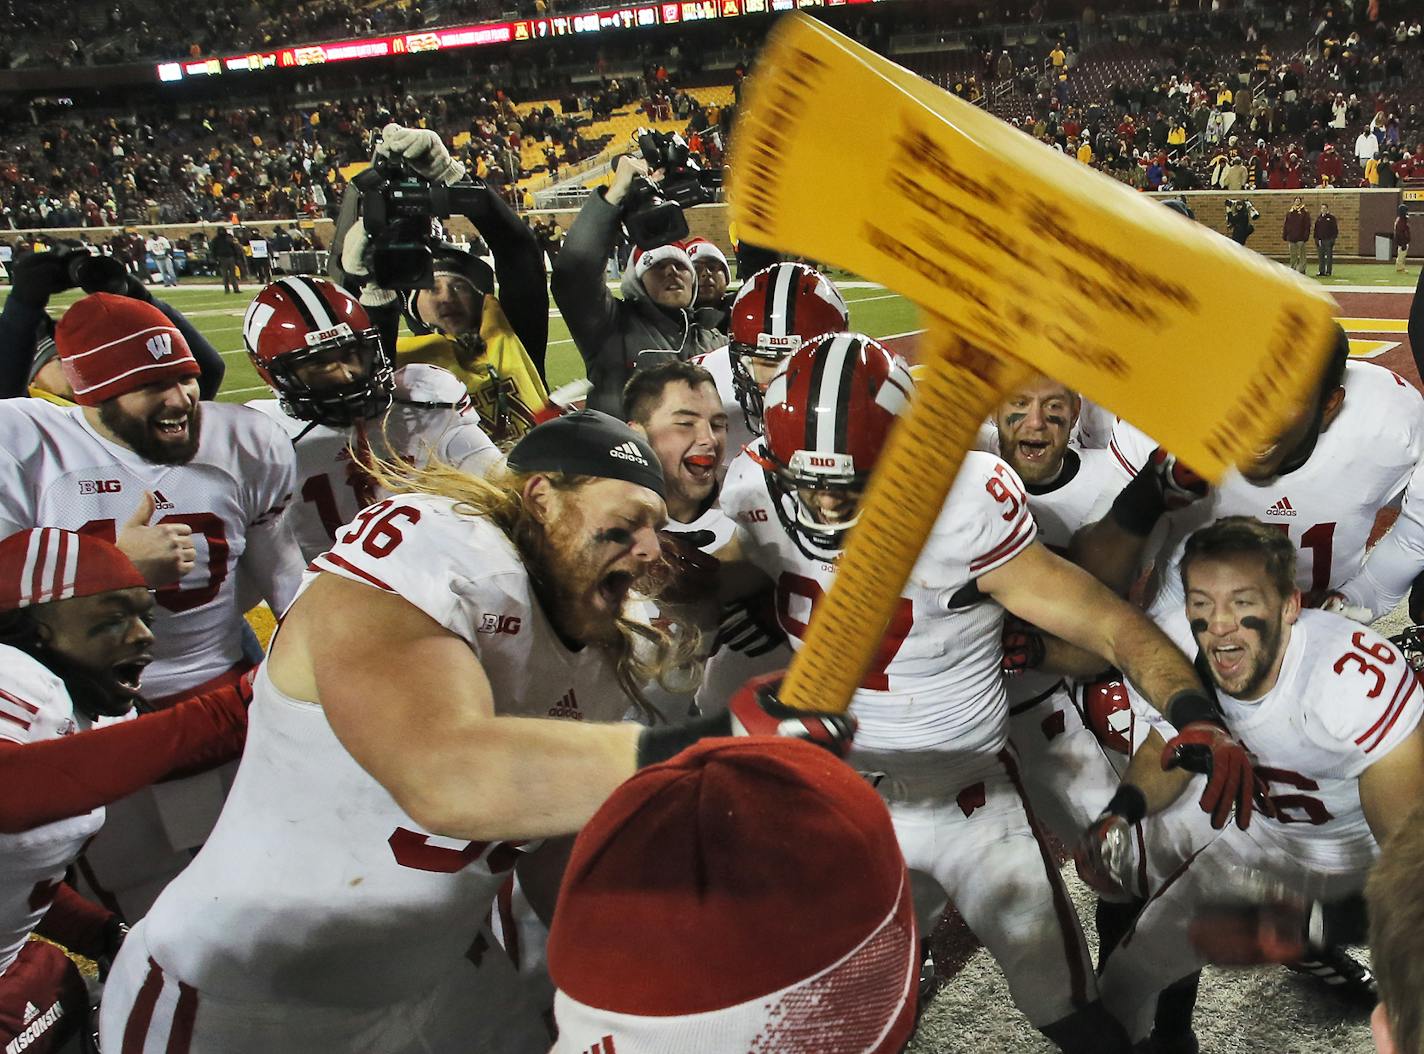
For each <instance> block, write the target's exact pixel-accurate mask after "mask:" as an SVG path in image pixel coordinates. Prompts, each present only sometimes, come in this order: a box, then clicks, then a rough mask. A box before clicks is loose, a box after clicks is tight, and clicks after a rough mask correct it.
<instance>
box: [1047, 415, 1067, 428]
mask: <svg viewBox="0 0 1424 1054" xmlns="http://www.w3.org/2000/svg"><path fill="white" fill-rule="evenodd" d="M1043 419H1044V420H1045V421H1047V422H1048V423H1049V424H1051V425H1052V426H1053V427H1054V428H1062V427H1063V426H1064V425H1066V424H1067V423H1068V418H1066V417H1059V416H1058V415H1057V414H1045V415H1044V418H1043Z"/></svg>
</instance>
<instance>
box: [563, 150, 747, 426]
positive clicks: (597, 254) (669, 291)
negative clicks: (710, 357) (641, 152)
mask: <svg viewBox="0 0 1424 1054" xmlns="http://www.w3.org/2000/svg"><path fill="white" fill-rule="evenodd" d="M648 174H649V169H648V164H647V162H646V161H645V160H643V159H642V158H641V157H631V156H626V155H625V156H624V157H621V158H619V160H618V166H617V169H616V171H615V173H614V178H613V183H612V184H611V185H610V186H609V187H608V188H607V190H606V191H601V192H600V191H595V192H594V193H593V194H591V195H590V196H589V198H588V201H586V202H585V203H584V206H583V208H582V209H580V210H579V214H578V217H577V218H576V219H575V220H574V222H573V225H572V226H571V227H570V228H569V232H568V235H567V236H566V237H565V239H564V244H563V248H562V249H560V250H559V258H558V260H557V261H556V262H555V264H554V271H553V275H552V277H551V279H550V288H551V290H552V292H553V294H554V301H555V302H556V303H557V304H558V305H559V310H560V311H562V312H563V315H564V318H565V320H567V322H568V324H569V330H570V332H571V333H572V334H573V337H574V342H575V343H576V344H577V346H578V349H579V354H580V355H582V356H583V361H584V368H585V370H586V371H587V374H588V379H589V381H590V382H591V383H592V385H593V389H592V391H591V392H590V393H589V396H588V405H589V406H590V407H591V408H593V409H596V410H603V411H605V412H606V413H611V414H614V415H617V414H618V413H619V412H620V411H621V404H622V393H623V386H624V385H625V384H627V382H628V378H629V376H630V375H631V374H632V372H633V370H634V368H635V366H636V365H637V361H638V356H639V354H640V353H642V352H644V351H671V352H674V353H675V354H676V355H677V356H678V357H679V358H683V359H690V358H692V357H693V356H695V355H700V354H702V353H703V352H707V351H711V350H712V349H713V348H716V347H720V346H721V345H723V344H725V343H726V341H727V336H726V334H725V333H724V332H722V331H720V330H718V329H717V328H716V326H717V322H718V317H717V316H718V312H717V311H716V310H715V309H707V308H695V307H694V306H693V299H694V296H695V293H696V282H695V277H694V273H693V268H692V262H691V260H690V259H688V256H687V253H685V252H684V251H683V250H682V249H680V248H677V247H676V246H661V247H657V248H649V249H646V250H644V251H643V252H641V253H635V255H634V257H633V258H632V261H631V264H632V265H631V266H630V267H629V268H628V270H627V272H626V273H625V274H624V276H623V285H622V292H623V298H622V299H621V300H620V299H618V298H616V297H614V296H612V295H611V294H610V293H609V292H608V288H607V286H605V285H604V283H603V274H604V261H606V260H607V259H608V252H609V249H610V247H611V246H612V244H613V241H614V239H615V238H616V236H617V230H618V225H619V221H620V219H621V212H622V206H623V203H624V201H625V199H626V198H627V196H628V192H629V190H630V189H631V188H632V186H633V180H634V179H635V178H636V177H638V176H644V177H646V176H648Z"/></svg>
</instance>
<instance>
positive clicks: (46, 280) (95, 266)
mask: <svg viewBox="0 0 1424 1054" xmlns="http://www.w3.org/2000/svg"><path fill="white" fill-rule="evenodd" d="M74 288H79V289H82V290H83V291H84V292H86V293H116V294H118V295H120V296H127V297H129V298H130V299H133V300H142V301H144V302H146V303H150V304H152V305H153V306H154V307H156V308H158V310H160V311H162V312H163V313H164V314H165V315H167V316H168V320H169V321H170V322H172V323H173V325H174V326H175V327H177V329H178V331H179V332H180V333H182V334H183V339H184V340H186V341H187V342H188V347H189V349H190V350H191V351H192V352H193V358H194V359H196V360H197V362H198V369H199V371H200V372H199V375H198V391H199V396H200V398H203V399H212V398H215V397H216V396H217V393H218V388H220V387H221V386H222V379H223V372H224V369H225V367H224V365H223V359H222V355H221V354H219V352H218V349H217V348H215V347H213V345H212V344H211V343H209V341H208V339H207V338H206V337H204V336H203V335H202V334H201V333H199V332H198V330H197V329H196V328H195V327H194V326H193V324H192V323H191V322H189V321H188V320H187V319H186V318H184V317H183V315H182V313H181V312H179V311H178V309H177V308H175V307H172V306H171V305H169V304H165V303H164V302H163V301H162V300H156V299H154V297H153V295H152V294H151V293H149V291H148V288H147V287H146V286H145V285H144V284H143V283H142V282H141V281H139V280H138V279H137V278H134V277H133V276H132V275H129V274H128V273H127V271H126V269H125V267H124V265H123V264H122V263H120V262H118V261H117V260H115V259H113V258H112V257H108V256H95V255H93V254H92V253H90V252H89V251H88V250H87V249H81V248H73V247H70V248H67V249H63V250H60V249H55V250H51V251H50V252H43V253H30V254H29V255H27V256H23V257H21V258H20V259H19V260H17V261H16V262H15V264H14V266H13V267H12V268H11V271H10V295H9V297H7V298H6V300H5V306H4V308H3V309H0V399H14V398H17V397H19V396H22V395H25V394H27V390H28V387H29V382H30V380H31V378H32V377H34V376H35V374H37V373H38V372H39V369H38V368H36V367H34V365H33V363H34V358H35V348H36V345H37V343H38V340H39V335H40V332H41V330H44V331H45V332H52V331H53V322H52V321H51V320H50V318H49V315H48V313H47V312H46V310H45V309H46V307H47V306H48V304H49V298H50V297H51V296H54V295H55V294H56V293H63V292H65V291H66V290H69V289H74ZM42 366H43V364H41V367H42Z"/></svg>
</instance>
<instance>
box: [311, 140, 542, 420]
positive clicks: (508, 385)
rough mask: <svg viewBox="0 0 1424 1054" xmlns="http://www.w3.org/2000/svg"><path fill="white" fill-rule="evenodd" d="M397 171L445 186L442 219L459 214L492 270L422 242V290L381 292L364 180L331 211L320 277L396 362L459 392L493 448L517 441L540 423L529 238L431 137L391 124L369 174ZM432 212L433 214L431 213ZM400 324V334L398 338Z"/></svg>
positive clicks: (535, 277) (535, 264) (537, 281)
mask: <svg viewBox="0 0 1424 1054" xmlns="http://www.w3.org/2000/svg"><path fill="white" fill-rule="evenodd" d="M402 166H404V168H405V169H406V170H407V171H408V172H409V173H414V175H415V176H417V177H418V179H419V181H426V182H428V183H430V184H439V185H440V186H441V188H449V189H448V191H446V193H447V194H448V199H449V202H450V205H451V211H456V210H458V211H459V212H460V213H461V214H462V215H464V217H465V218H466V219H467V220H469V221H470V223H471V224H472V225H473V226H474V227H475V229H476V230H477V231H478V232H479V236H480V237H481V238H483V239H484V241H485V243H486V244H487V245H488V247H489V250H490V254H491V255H492V256H493V258H494V268H493V270H491V268H490V267H489V266H488V265H487V264H486V263H485V262H484V261H483V260H481V259H480V258H479V257H477V256H475V255H473V254H472V253H469V252H466V251H465V250H463V249H462V248H460V247H459V246H457V245H453V244H451V243H448V242H440V241H435V240H433V239H430V238H429V237H428V236H427V237H423V238H422V239H421V241H422V242H424V243H425V251H426V252H428V253H429V260H430V273H431V285H430V286H429V287H428V288H403V289H398V288H396V285H397V283H393V282H391V281H390V280H389V279H386V280H385V281H386V286H383V285H382V284H381V282H382V278H381V276H380V271H381V267H380V262H379V260H378V259H376V258H377V257H378V256H379V255H380V254H381V252H382V251H383V248H385V247H386V246H388V245H389V244H390V242H391V241H392V239H393V238H394V237H395V236H394V235H386V236H383V235H382V234H381V233H379V232H378V230H377V227H378V225H377V224H376V223H373V222H370V221H371V218H370V216H369V214H368V213H369V208H370V205H369V201H370V195H372V194H374V193H375V191H373V190H372V189H371V188H373V187H377V186H378V185H379V184H380V183H381V179H373V180H371V181H369V182H368V181H365V180H364V179H363V177H364V176H365V174H364V173H363V174H362V176H358V177H357V180H356V181H355V182H354V183H353V184H352V185H351V186H350V187H349V188H348V191H347V196H346V200H345V201H343V203H342V210H341V216H340V219H339V220H338V223H337V230H336V235H335V236H334V238H333V239H332V244H333V246H335V247H337V248H336V249H335V250H334V251H333V253H332V262H333V266H332V268H331V275H332V277H333V278H334V279H335V280H337V281H338V282H340V283H341V284H343V285H345V286H347V288H349V289H351V291H352V292H353V293H357V294H359V296H360V299H361V303H362V305H363V306H364V307H365V308H366V310H367V312H368V313H369V314H370V315H371V321H372V323H373V324H374V325H375V326H376V328H377V329H378V330H379V331H380V333H381V338H382V342H383V343H384V345H385V346H386V347H387V348H388V349H394V355H393V358H394V360H395V364H397V365H405V364H407V363H412V362H424V363H429V364H431V365H435V366H440V367H443V368H444V369H446V370H449V371H450V372H451V373H453V374H455V376H457V377H459V378H460V380H461V381H462V382H464V384H465V386H466V388H467V389H468V390H469V392H470V396H471V399H472V401H473V403H474V405H475V407H476V409H477V410H478V411H479V414H480V417H481V419H482V420H483V422H484V424H485V430H486V431H487V432H488V433H489V434H490V436H491V437H492V438H495V439H497V440H498V439H502V438H514V437H517V436H518V435H520V434H522V433H523V432H524V431H526V430H527V429H528V428H529V427H530V426H531V425H532V424H533V423H534V422H535V421H536V420H537V419H539V417H540V415H541V413H542V412H543V411H544V410H545V408H546V406H547V404H548V398H549V397H548V390H547V386H546V384H545V380H544V355H545V350H546V348H547V345H548V339H549V290H548V285H547V280H546V277H545V271H544V255H543V250H542V249H541V248H540V245H539V241H538V239H537V238H536V237H535V236H534V232H533V231H531V230H530V229H529V227H528V226H527V225H526V224H525V223H524V221H523V220H521V219H520V218H519V217H518V216H517V215H516V214H515V212H514V211H513V210H512V209H511V208H510V207H509V205H508V204H506V203H505V202H504V200H503V199H502V198H501V197H500V196H499V195H498V194H497V193H496V192H495V191H494V190H493V189H492V188H491V187H490V186H489V185H488V184H486V183H484V182H483V181H481V180H473V181H468V182H467V181H465V167H464V165H462V164H461V163H460V162H458V161H456V160H455V159H454V158H452V157H451V156H450V154H449V152H448V151H447V150H446V149H445V145H444V143H442V142H441V141H440V136H439V135H438V134H437V133H435V132H434V131H431V130H430V129H424V128H404V127H402V126H401V125H398V124H394V123H392V124H387V125H386V126H385V127H384V128H383V129H382V131H381V143H380V146H379V147H378V148H377V152H376V164H375V165H373V168H377V167H379V168H380V170H381V172H380V174H381V176H382V178H383V179H384V180H385V184H386V186H389V185H390V184H391V183H392V182H393V181H396V180H399V179H400V174H399V173H400V169H401V168H402ZM431 197H432V204H434V201H433V199H434V195H432V196H431ZM363 201H365V202H367V204H365V205H363ZM363 210H364V211H363ZM439 212H440V210H439V209H438V208H437V209H435V215H438V214H439ZM358 213H361V218H358ZM430 218H432V219H433V218H434V216H432V217H430ZM402 222H404V221H402ZM496 280H497V281H496ZM401 284H403V283H401ZM496 287H497V288H498V296H496V295H495V290H496ZM402 316H404V318H405V321H406V325H407V328H408V329H409V330H410V333H411V335H410V336H405V337H399V338H398V336H397V335H398V332H399V329H400V319H401V317H402Z"/></svg>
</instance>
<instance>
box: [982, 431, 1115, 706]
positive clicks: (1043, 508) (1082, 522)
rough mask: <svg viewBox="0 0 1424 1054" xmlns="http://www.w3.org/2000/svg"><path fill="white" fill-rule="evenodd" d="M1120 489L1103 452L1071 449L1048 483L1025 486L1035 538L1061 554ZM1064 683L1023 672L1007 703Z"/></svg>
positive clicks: (1010, 687)
mask: <svg viewBox="0 0 1424 1054" xmlns="http://www.w3.org/2000/svg"><path fill="white" fill-rule="evenodd" d="M1122 488H1123V480H1122V473H1121V472H1120V470H1119V469H1118V467H1117V464H1116V461H1115V459H1114V458H1113V455H1112V454H1111V453H1109V452H1108V451H1107V450H1105V449H1104V450H1075V449H1074V448H1073V447H1071V446H1070V447H1069V448H1068V449H1067V450H1066V451H1065V452H1064V455H1063V471H1062V472H1060V473H1059V475H1058V478H1057V479H1055V480H1054V481H1053V482H1052V483H1042V484H1024V489H1025V490H1026V491H1027V492H1028V508H1029V511H1030V512H1031V513H1033V518H1034V522H1035V523H1037V524H1038V540H1039V541H1041V542H1042V543H1043V544H1044V545H1046V546H1047V547H1048V548H1049V549H1052V550H1053V551H1054V552H1056V553H1057V554H1058V555H1060V556H1062V555H1064V554H1065V553H1066V552H1067V551H1068V543H1069V542H1071V541H1072V540H1073V535H1074V534H1075V533H1077V531H1078V530H1079V528H1081V527H1084V526H1086V525H1087V524H1090V523H1093V522H1095V521H1096V520H1097V519H1099V518H1100V517H1101V516H1102V515H1103V514H1104V513H1106V512H1107V510H1108V508H1109V507H1110V506H1111V505H1112V500H1113V498H1115V497H1117V494H1118V492H1119V491H1120V490H1122ZM1061 680H1062V678H1061V677H1059V676H1058V675H1057V674H1052V673H1043V672H1040V671H1038V670H1025V671H1024V672H1022V673H1020V674H1017V675H1015V676H1013V677H1011V678H1009V680H1008V692H1009V704H1010V705H1011V706H1016V705H1017V704H1019V703H1023V702H1026V701H1028V700H1030V699H1036V698H1039V697H1041V696H1042V695H1043V694H1044V693H1045V692H1048V691H1050V690H1052V689H1053V687H1054V686H1055V685H1057V684H1058V683H1059V682H1060V681H1061Z"/></svg>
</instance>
